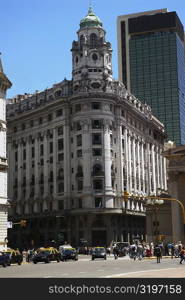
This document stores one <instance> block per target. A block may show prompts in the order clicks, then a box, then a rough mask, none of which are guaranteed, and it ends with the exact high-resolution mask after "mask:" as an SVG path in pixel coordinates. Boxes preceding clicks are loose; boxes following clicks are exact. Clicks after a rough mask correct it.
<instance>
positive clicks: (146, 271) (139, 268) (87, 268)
mask: <svg viewBox="0 0 185 300" xmlns="http://www.w3.org/2000/svg"><path fill="white" fill-rule="evenodd" d="M179 261H180V259H179V258H173V259H171V258H170V257H163V258H162V260H161V263H159V264H158V263H157V262H156V258H154V257H152V258H145V259H143V260H141V261H139V260H135V261H134V260H133V259H130V258H129V257H128V256H125V257H119V258H118V259H116V260H115V259H114V257H113V255H110V256H108V257H107V260H102V259H96V260H94V261H92V260H91V257H90V256H89V255H79V260H78V261H67V262H59V263H57V262H51V263H49V264H45V263H38V264H37V265H35V264H33V263H26V262H24V263H23V264H22V265H21V266H18V265H12V266H10V267H7V268H3V267H1V266H0V278H185V262H183V263H182V264H179Z"/></svg>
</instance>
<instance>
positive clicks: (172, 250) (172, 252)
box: [171, 243, 175, 258]
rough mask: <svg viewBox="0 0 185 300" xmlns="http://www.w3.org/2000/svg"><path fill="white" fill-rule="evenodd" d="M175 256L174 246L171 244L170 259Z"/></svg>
mask: <svg viewBox="0 0 185 300" xmlns="http://www.w3.org/2000/svg"><path fill="white" fill-rule="evenodd" d="M174 256H175V245H174V244H173V243H172V244H171V258H173V257H174Z"/></svg>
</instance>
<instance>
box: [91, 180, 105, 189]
mask: <svg viewBox="0 0 185 300" xmlns="http://www.w3.org/2000/svg"><path fill="white" fill-rule="evenodd" d="M93 188H94V190H102V189H103V182H102V180H94V181H93Z"/></svg>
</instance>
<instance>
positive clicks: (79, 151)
mask: <svg viewBox="0 0 185 300" xmlns="http://www.w3.org/2000/svg"><path fill="white" fill-rule="evenodd" d="M77 157H82V149H80V150H77Z"/></svg>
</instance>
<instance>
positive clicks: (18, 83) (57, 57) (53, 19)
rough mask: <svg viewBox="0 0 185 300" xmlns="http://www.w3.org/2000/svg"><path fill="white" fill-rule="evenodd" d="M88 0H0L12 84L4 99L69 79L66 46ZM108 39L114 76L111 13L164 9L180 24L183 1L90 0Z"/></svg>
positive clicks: (1, 38) (1, 45)
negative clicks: (173, 12)
mask: <svg viewBox="0 0 185 300" xmlns="http://www.w3.org/2000/svg"><path fill="white" fill-rule="evenodd" d="M89 2H90V1H89V0H30V1H29V0H6V1H3V0H0V23H1V25H0V52H2V61H3V67H4V72H5V73H6V75H7V76H8V77H9V79H10V80H11V81H12V83H13V86H12V88H11V89H10V90H9V91H8V93H7V98H9V97H13V96H15V95H17V94H24V93H33V92H35V91H36V90H39V91H41V90H43V89H45V88H47V87H48V88H49V87H51V86H52V85H53V84H54V83H57V82H60V81H62V80H63V79H64V77H66V78H67V79H71V51H70V49H71V45H72V41H73V40H76V39H77V35H76V31H77V30H78V29H79V23H80V20H81V19H82V18H83V17H84V16H85V15H86V14H87V11H88V7H89ZM91 2H92V5H93V8H94V11H95V13H96V14H97V16H99V17H100V19H101V20H102V22H103V26H104V28H105V30H106V32H107V35H106V38H107V40H108V41H110V42H111V43H112V48H113V51H114V52H113V72H114V78H117V77H118V75H117V73H118V71H117V36H116V19H117V16H119V15H123V14H129V13H136V12H141V11H145V10H153V9H160V8H168V9H169V11H176V12H177V14H178V16H179V18H180V19H181V22H182V23H183V25H185V4H184V0H176V1H174V0H168V1H167V0H150V1H149V0H148V1H147V0H130V1H124V0H92V1H91Z"/></svg>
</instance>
